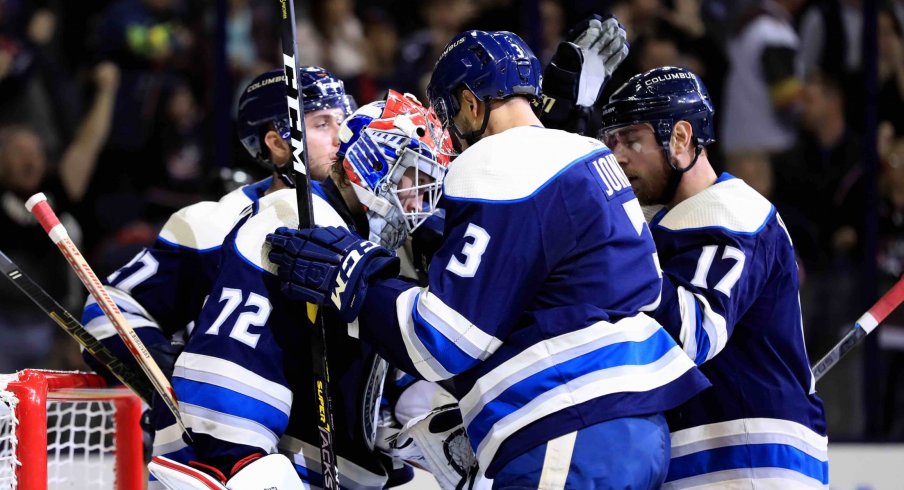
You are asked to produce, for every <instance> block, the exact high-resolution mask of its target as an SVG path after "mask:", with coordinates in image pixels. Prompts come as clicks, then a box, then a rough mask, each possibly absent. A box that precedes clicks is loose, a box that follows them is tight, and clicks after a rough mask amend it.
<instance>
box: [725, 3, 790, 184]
mask: <svg viewBox="0 0 904 490" xmlns="http://www.w3.org/2000/svg"><path fill="white" fill-rule="evenodd" d="M802 5H803V0H774V1H773V0H763V1H761V2H759V4H758V5H756V6H755V8H754V9H753V10H752V11H751V12H750V13H749V14H748V16H747V17H746V19H745V22H743V23H742V24H741V26H740V27H739V28H738V30H737V32H736V33H735V34H734V35H733V36H732V37H731V38H730V39H729V41H728V45H727V53H728V59H729V60H730V68H729V72H728V77H727V79H726V82H725V111H724V112H723V114H725V115H724V116H723V117H721V118H720V119H719V120H720V121H721V131H720V132H719V134H721V135H722V137H721V144H722V149H723V150H724V152H725V153H726V158H727V160H726V161H727V165H728V168H727V170H728V171H729V172H731V171H732V169H731V162H732V156H733V154H735V153H738V152H766V153H768V154H775V153H778V152H781V151H785V150H788V149H789V148H791V146H792V145H793V144H794V138H795V134H796V125H795V121H794V119H795V118H794V116H795V109H796V107H797V102H798V100H799V98H800V89H801V83H800V78H799V76H798V74H797V72H796V71H795V58H796V54H797V49H798V44H799V41H798V38H797V33H796V32H795V31H794V26H793V15H794V14H795V12H796V11H797V10H798V9H799V8H800V7H801V6H802Z"/></svg>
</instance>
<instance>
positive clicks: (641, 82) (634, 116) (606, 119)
mask: <svg viewBox="0 0 904 490" xmlns="http://www.w3.org/2000/svg"><path fill="white" fill-rule="evenodd" d="M713 113H714V111H713V104H712V99H710V97H709V92H707V90H706V86H704V85H703V82H702V81H701V80H700V77H698V76H697V75H696V74H694V73H693V72H691V71H690V70H687V69H685V68H678V67H674V66H664V67H661V68H654V69H652V70H650V71H647V72H646V73H641V74H638V75H634V76H633V77H631V79H629V80H628V81H627V82H625V84H624V85H622V86H621V87H620V88H619V89H618V90H616V91H615V93H613V94H612V96H611V97H610V98H609V103H608V104H606V106H605V107H603V116H602V117H603V129H602V132H603V135H605V134H607V133H611V132H613V131H616V130H618V129H621V128H624V127H626V126H633V125H635V124H641V123H650V124H651V125H652V126H653V130H654V131H655V133H656V136H657V137H658V138H659V142H660V144H662V147H663V149H664V150H665V152H666V157H667V158H668V155H669V140H670V139H671V137H672V128H673V127H675V123H677V122H678V121H687V122H689V123H690V124H691V127H692V128H693V132H694V138H695V142H696V148H697V152H698V153H699V151H700V149H702V148H703V147H704V146H706V145H708V144H710V143H712V142H713V141H715V140H716V139H715V131H714V130H713ZM603 141H604V142H605V139H604V140H603Z"/></svg>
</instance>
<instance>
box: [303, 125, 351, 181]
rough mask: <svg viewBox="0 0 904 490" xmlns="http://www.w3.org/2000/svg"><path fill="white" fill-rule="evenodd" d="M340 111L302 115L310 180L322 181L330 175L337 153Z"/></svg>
mask: <svg viewBox="0 0 904 490" xmlns="http://www.w3.org/2000/svg"><path fill="white" fill-rule="evenodd" d="M342 117H343V114H342V110H340V109H324V110H321V111H313V112H309V113H307V114H305V115H304V124H305V138H306V139H307V145H308V148H307V150H308V165H310V167H311V179H313V180H318V181H319V180H323V179H325V178H327V176H329V174H330V166H331V165H332V164H333V162H335V161H336V152H337V151H339V124H340V123H341V122H342Z"/></svg>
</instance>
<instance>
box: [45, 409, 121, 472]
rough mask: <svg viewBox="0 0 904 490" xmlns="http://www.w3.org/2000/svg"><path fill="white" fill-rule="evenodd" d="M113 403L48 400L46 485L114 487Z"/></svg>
mask: <svg viewBox="0 0 904 490" xmlns="http://www.w3.org/2000/svg"><path fill="white" fill-rule="evenodd" d="M115 414H116V406H115V405H114V404H113V402H111V401H69V400H60V401H57V400H49V401H48V403H47V488H49V489H52V488H61V489H62V488H86V489H87V488H114V483H115V481H116V474H115V472H114V464H115V457H116V444H115V443H116V441H115V428H116V426H115V424H114V420H115Z"/></svg>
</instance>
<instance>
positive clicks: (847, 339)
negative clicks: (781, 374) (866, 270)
mask: <svg viewBox="0 0 904 490" xmlns="http://www.w3.org/2000/svg"><path fill="white" fill-rule="evenodd" d="M902 301H904V277H901V278H900V279H898V282H896V283H895V285H894V286H892V287H891V289H889V290H888V292H886V293H885V294H884V295H882V297H881V298H879V301H877V302H876V304H874V305H873V306H872V307H871V308H870V309H869V311H867V312H866V313H864V314H863V316H861V317H860V318H859V319H857V322H856V323H854V327H853V328H851V330H850V331H849V332H848V333H847V334H846V335H845V336H844V338H842V339H841V341H840V342H838V343H837V344H835V347H832V349H831V350H830V351H829V352H828V353H827V354H826V355H825V356H823V358H822V359H820V360H819V362H817V363H816V364H815V365H813V367H812V369H813V375H814V376H816V381H819V379H820V378H822V377H823V375H825V373H826V372H828V371H829V369H832V367H833V366H834V365H835V364H838V361H840V360H841V358H842V357H844V356H845V354H847V353H848V352H850V351H851V349H853V348H854V347H855V346H856V345H857V344H859V343H860V341H862V340H863V339H864V338H865V337H866V336H867V335H869V333H870V332H872V331H873V329H875V328H876V327H877V326H878V325H879V324H880V323H882V321H883V320H885V318H886V317H887V316H888V315H889V313H891V312H892V311H894V310H895V308H897V307H898V306H899V305H900V304H901V302H902Z"/></svg>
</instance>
